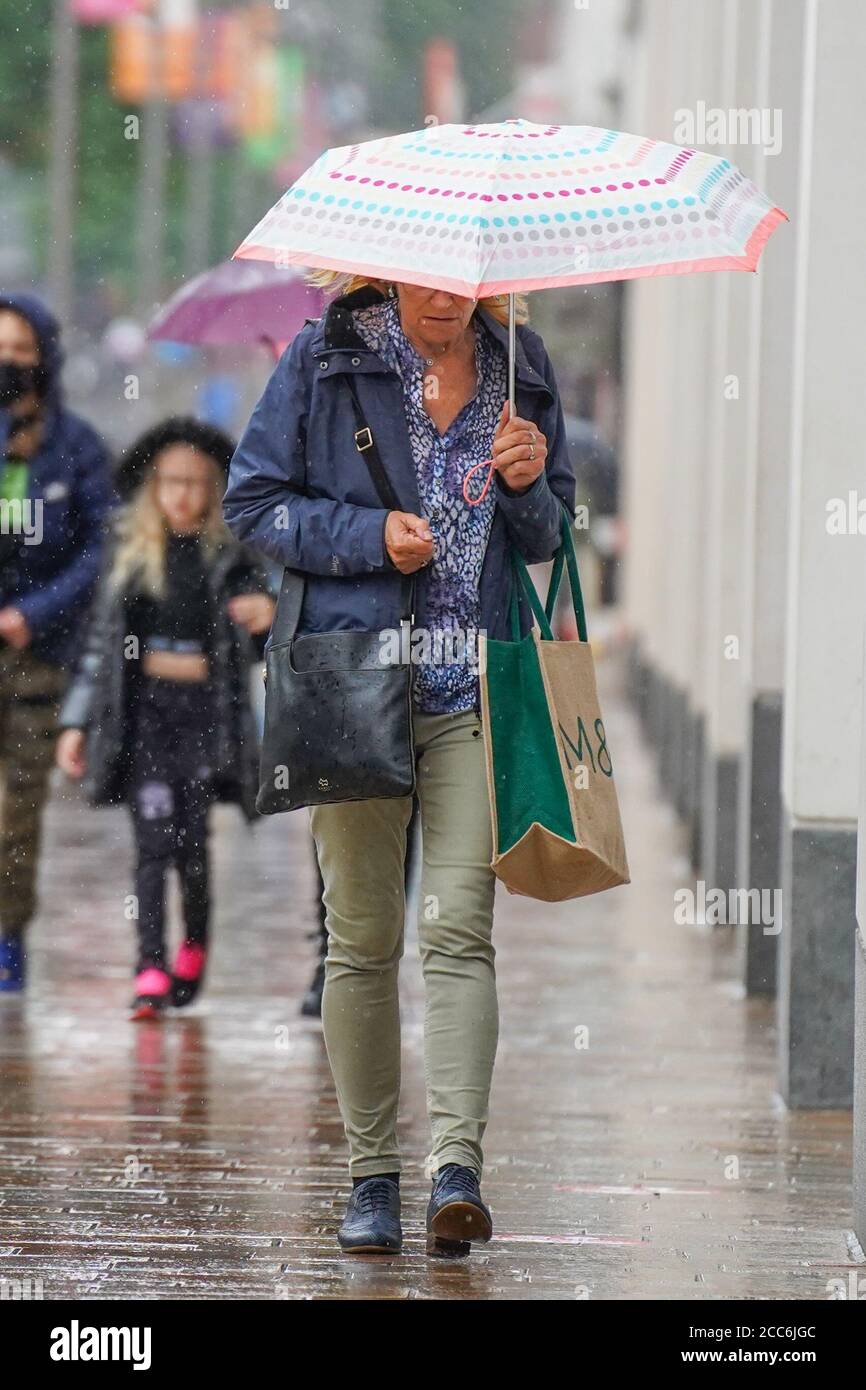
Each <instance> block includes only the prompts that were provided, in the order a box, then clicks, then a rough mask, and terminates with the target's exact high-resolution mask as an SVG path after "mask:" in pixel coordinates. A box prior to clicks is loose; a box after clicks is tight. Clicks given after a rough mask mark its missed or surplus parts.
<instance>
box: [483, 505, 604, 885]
mask: <svg viewBox="0 0 866 1390" xmlns="http://www.w3.org/2000/svg"><path fill="white" fill-rule="evenodd" d="M513 558H514V569H515V586H514V591H513V594H512V600H511V632H512V640H511V641H510V642H502V641H494V640H491V639H489V638H487V637H486V636H482V639H481V640H482V650H481V657H482V660H481V662H480V666H481V673H480V675H481V704H482V714H483V721H482V722H483V726H484V750H485V756H486V760H487V786H488V791H489V795H490V808H491V815H492V818H493V860H492V864H491V867H492V868H493V870H494V872H495V874H496V876H497V877H498V878H500V879H501V880H502V882H503V883H504V884H505V886H506V888H507V889H508V890H509V892H511V893H520V894H522V895H524V896H525V897H528V898H538V899H540V900H541V901H542V902H562V901H564V900H565V899H567V898H580V897H583V896H585V895H586V894H588V893H600V892H603V891H604V889H606V888H616V887H617V886H618V885H619V884H622V883H628V882H629V881H630V880H629V872H628V862H627V860H626V853H625V843H624V841H623V834H622V824H621V822H620V815H619V804H618V802H617V796H616V787H615V785H614V780H613V762H612V760H611V754H610V748H609V746H608V742H607V735H606V733H605V729H604V723H603V721H602V717H601V710H600V708H599V703H598V694H597V692H596V684H595V667H594V664H593V659H592V650H591V648H590V645H589V642H588V641H587V637H586V618H585V615H584V609H583V598H582V595H581V590H580V579H579V577H578V572H577V559H576V557H575V553H574V544H573V541H572V537H571V527H570V525H569V520H568V517H567V515H566V514H565V512H564V511H563V519H562V544H561V546H560V549H559V551H558V552H557V555H556V558H555V562H554V567H553V573H552V575H551V580H550V589H549V592H548V595H547V602H546V604H545V607H544V608H542V606H541V602H540V600H539V598H538V594H537V593H536V590H535V585H534V584H533V582H532V579H531V577H530V575H529V573H528V571H527V569H526V565H525V564H524V562H523V560H522V559H521V558H520V556H519V555H517V554H514V557H513ZM563 567H565V568H567V570H568V577H569V583H570V587H571V594H572V600H573V603H574V611H575V617H576V619H577V631H578V634H579V640H578V641H576V642H559V641H556V640H555V639H554V637H553V633H552V631H551V627H550V618H551V615H552V613H553V608H554V604H555V601H556V594H557V590H558V588H559V584H560V581H561V578H562V572H563ZM518 585H519V587H520V588H521V589H522V591H523V593H524V594H525V595H526V598H527V599H528V601H529V603H530V605H531V607H532V611H533V614H534V616H535V619H536V624H534V625H533V627H532V630H531V632H529V633H528V634H527V635H526V637H524V638H521V637H520V626H519V620H518V608H517V588H518Z"/></svg>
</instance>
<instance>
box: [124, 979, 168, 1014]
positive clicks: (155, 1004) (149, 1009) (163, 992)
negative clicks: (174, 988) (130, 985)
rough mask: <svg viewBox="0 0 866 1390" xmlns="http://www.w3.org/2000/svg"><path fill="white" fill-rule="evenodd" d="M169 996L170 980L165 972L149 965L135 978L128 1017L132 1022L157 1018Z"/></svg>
mask: <svg viewBox="0 0 866 1390" xmlns="http://www.w3.org/2000/svg"><path fill="white" fill-rule="evenodd" d="M170 995H171V978H170V976H169V975H168V974H167V972H166V971H165V970H160V969H159V967H158V966H156V965H149V966H147V967H146V969H144V970H139V972H138V974H137V975H136V977H135V998H134V999H133V1001H132V1012H131V1013H130V1015H129V1017H130V1019H131V1020H133V1021H134V1022H137V1021H138V1020H139V1019H143V1018H158V1017H159V1015H160V1013H161V1012H162V1010H163V1009H164V1008H165V1006H166V1004H167V1003H168V1001H169V997H170Z"/></svg>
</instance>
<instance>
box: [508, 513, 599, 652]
mask: <svg viewBox="0 0 866 1390" xmlns="http://www.w3.org/2000/svg"><path fill="white" fill-rule="evenodd" d="M560 530H561V534H562V542H561V544H560V546H559V549H558V550H557V552H556V555H555V556H554V559H553V570H552V572H551V576H550V586H549V588H548V591H547V600H546V602H545V605H544V607H543V608H542V606H541V600H540V598H539V597H538V590H537V589H536V587H535V585H534V584H533V582H532V579H531V577H530V574H529V571H528V569H527V568H526V562H525V560H524V559H523V556H522V555H520V554H519V553H518V551H517V550H515V549H514V548H513V547H512V551H511V560H512V565H513V569H514V578H515V584H514V588H513V589H512V593H511V605H510V621H511V638H512V641H514V642H519V641H520V617H519V614H518V611H517V594H518V591H521V592H522V593H523V596H524V598H525V599H526V600H527V602H528V604H529V606H530V608H531V609H532V613H533V615H534V617H535V619H536V621H537V623H538V626H539V628H540V629H541V636H542V639H543V640H544V641H546V642H551V641H553V640H554V639H553V631H552V628H551V619H552V617H553V609H554V605H555V603H556V595H557V592H558V590H559V585H560V581H561V579H562V572H563V569H564V568H567V570H568V580H569V585H570V587H571V598H572V603H573V605H574V617H575V621H576V623H577V635H578V637H579V638H580V640H581V642H585V641H586V640H587V635H586V613H585V610H584V606H583V593H582V590H581V587H580V575H579V574H578V570H577V556H576V555H575V553H574V540H573V539H572V534H571V522H570V520H569V516H568V512H567V511H566V509H565V507H564V506H563V509H562V517H561V523H560Z"/></svg>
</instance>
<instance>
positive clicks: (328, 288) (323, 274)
mask: <svg viewBox="0 0 866 1390" xmlns="http://www.w3.org/2000/svg"><path fill="white" fill-rule="evenodd" d="M304 279H305V280H306V282H307V284H308V285H314V286H315V287H316V289H319V290H323V291H324V292H325V294H334V295H337V294H351V293H352V292H353V291H354V290H360V289H363V288H364V286H365V285H372V287H373V289H376V290H379V291H380V292H381V293H382V294H387V293H388V289H389V287H391V288H393V290H394V293H395V294H396V292H397V284H398V282H397V281H394V280H374V279H372V278H371V277H370V276H367V275H353V274H352V272H351V271H347V270H311V271H309V272H308V273H307V274H306V275H305V276H304ZM460 297H462V296H460ZM478 305H479V307H480V308H482V309H486V310H487V312H488V314H490V315H492V317H493V318H495V319H496V320H497V321H498V322H499V323H501V324H502V325H503V326H504V327H506V328H507V327H508V295H507V294H488V295H485V296H484V298H483V299H479V301H478ZM514 318H515V322H517V323H527V322H528V321H529V303H528V301H527V298H526V295H525V294H515V296H514Z"/></svg>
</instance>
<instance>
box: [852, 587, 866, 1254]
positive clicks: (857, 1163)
mask: <svg viewBox="0 0 866 1390" xmlns="http://www.w3.org/2000/svg"><path fill="white" fill-rule="evenodd" d="M864 571H866V566H864ZM864 582H866V572H864ZM863 654H864V661H863V717H862V720H861V724H860V735H861V739H862V743H861V746H860V822H859V827H858V834H857V927H856V931H855V936H854V956H855V962H854V981H855V983H854V1230H855V1231H856V1233H857V1238H858V1240H859V1241H860V1244H861V1245H862V1246H864V1247H866V642H864V646H863Z"/></svg>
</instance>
